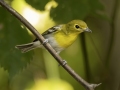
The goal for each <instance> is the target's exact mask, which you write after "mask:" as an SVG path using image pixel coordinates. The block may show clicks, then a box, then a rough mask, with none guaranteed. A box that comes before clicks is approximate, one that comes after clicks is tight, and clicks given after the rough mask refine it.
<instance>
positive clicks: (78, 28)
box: [66, 20, 92, 33]
mask: <svg viewBox="0 0 120 90" xmlns="http://www.w3.org/2000/svg"><path fill="white" fill-rule="evenodd" d="M66 30H67V33H69V32H78V33H82V32H92V31H91V30H90V29H89V28H88V26H87V24H86V23H85V22H84V21H82V20H72V21H70V22H68V23H67V24H66Z"/></svg>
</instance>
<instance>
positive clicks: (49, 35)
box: [15, 20, 92, 54]
mask: <svg viewBox="0 0 120 90" xmlns="http://www.w3.org/2000/svg"><path fill="white" fill-rule="evenodd" d="M82 32H92V31H91V30H90V29H89V28H88V26H87V24H86V23H85V22H84V21H82V20H72V21H70V22H68V23H67V24H60V25H57V26H54V27H52V28H50V29H48V30H46V31H45V32H44V33H42V36H43V37H44V38H45V41H48V43H49V44H50V45H51V46H52V47H53V48H54V50H55V51H56V52H57V53H58V54H59V53H60V52H61V51H63V50H64V49H66V48H67V47H68V46H70V45H71V44H72V43H73V42H74V41H75V40H76V39H77V36H78V35H79V34H80V33H82ZM15 47H16V48H18V49H20V50H21V52H22V53H25V52H28V51H30V50H32V49H35V48H42V44H41V43H40V41H39V40H38V39H35V40H34V41H33V42H31V43H28V44H22V45H16V46H15Z"/></svg>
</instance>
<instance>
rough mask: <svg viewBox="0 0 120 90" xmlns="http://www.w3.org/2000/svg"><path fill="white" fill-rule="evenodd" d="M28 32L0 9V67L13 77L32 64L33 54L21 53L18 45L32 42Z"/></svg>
mask: <svg viewBox="0 0 120 90" xmlns="http://www.w3.org/2000/svg"><path fill="white" fill-rule="evenodd" d="M1 12H2V13H1ZM30 41H31V38H30V36H29V35H28V33H27V30H25V29H23V28H22V27H21V24H20V22H19V21H18V20H17V19H15V17H14V16H12V15H11V14H10V13H8V12H7V11H6V10H5V9H3V8H2V7H0V66H2V67H3V68H4V69H6V70H8V72H9V74H10V77H13V76H14V75H15V74H16V73H17V72H19V71H20V70H21V69H23V67H25V66H26V65H27V63H29V62H30V60H31V58H32V53H31V52H29V53H25V54H23V53H21V52H20V51H19V50H17V49H15V45H16V44H22V43H27V42H30Z"/></svg>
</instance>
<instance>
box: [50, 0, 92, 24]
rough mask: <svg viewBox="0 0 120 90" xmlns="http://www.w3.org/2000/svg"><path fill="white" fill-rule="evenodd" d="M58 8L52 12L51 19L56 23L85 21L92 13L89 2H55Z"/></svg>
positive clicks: (79, 0) (70, 0)
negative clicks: (74, 20)
mask: <svg viewBox="0 0 120 90" xmlns="http://www.w3.org/2000/svg"><path fill="white" fill-rule="evenodd" d="M55 1H56V2H57V3H58V6H57V8H53V9H52V10H51V14H50V15H51V17H52V18H53V19H54V20H56V21H64V22H68V21H69V20H72V19H84V18H85V17H86V16H87V15H88V14H89V12H90V9H89V4H88V1H87V0H69V1H67V0H55Z"/></svg>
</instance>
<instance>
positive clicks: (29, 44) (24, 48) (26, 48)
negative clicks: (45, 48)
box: [15, 42, 38, 53]
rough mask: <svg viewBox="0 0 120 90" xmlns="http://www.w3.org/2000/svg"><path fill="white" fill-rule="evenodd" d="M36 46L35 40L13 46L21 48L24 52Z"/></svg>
mask: <svg viewBox="0 0 120 90" xmlns="http://www.w3.org/2000/svg"><path fill="white" fill-rule="evenodd" d="M37 47H38V45H36V44H35V42H32V43H28V44H22V45H16V46H15V48H17V49H19V50H21V52H22V53H26V52H28V51H30V50H32V49H35V48H37Z"/></svg>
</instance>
